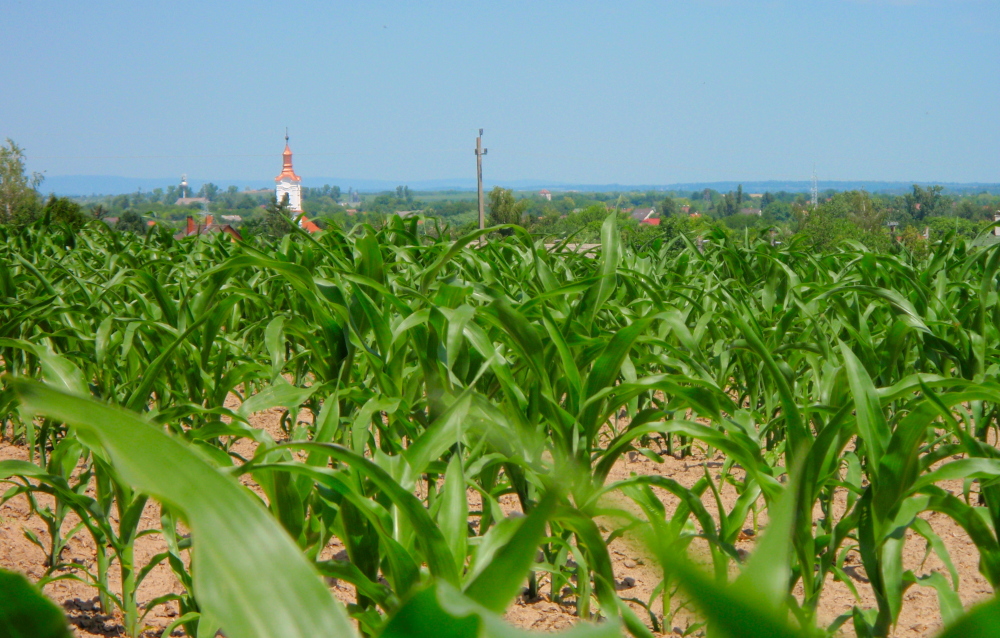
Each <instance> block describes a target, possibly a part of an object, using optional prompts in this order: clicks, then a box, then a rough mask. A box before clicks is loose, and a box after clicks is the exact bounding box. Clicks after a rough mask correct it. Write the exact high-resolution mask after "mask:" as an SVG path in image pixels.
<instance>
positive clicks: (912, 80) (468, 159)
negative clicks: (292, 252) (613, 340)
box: [0, 0, 1000, 186]
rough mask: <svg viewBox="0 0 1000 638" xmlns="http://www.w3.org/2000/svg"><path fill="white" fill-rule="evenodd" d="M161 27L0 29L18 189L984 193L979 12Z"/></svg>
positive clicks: (739, 12) (45, 8)
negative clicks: (950, 187)
mask: <svg viewBox="0 0 1000 638" xmlns="http://www.w3.org/2000/svg"><path fill="white" fill-rule="evenodd" d="M169 6H170V10H169V11H165V10H163V9H162V8H159V7H156V6H153V5H144V4H142V3H134V4H133V3H122V2H92V3H87V4H86V5H76V4H70V3H65V4H64V3H59V2H56V1H54V0H42V1H40V2H33V3H30V4H29V3H26V2H12V1H8V2H4V3H0V22H2V23H3V24H4V25H5V26H6V27H7V28H6V29H5V35H4V38H3V40H0V54H2V55H3V56H4V59H6V60H8V61H13V63H9V64H8V65H7V70H6V73H5V76H6V77H5V83H4V84H5V86H6V87H7V90H5V96H4V99H3V100H0V139H2V138H6V137H9V138H12V139H13V140H14V141H15V142H17V143H18V144H19V145H21V146H22V147H24V148H25V150H26V153H27V155H28V158H29V163H28V168H29V170H34V171H44V172H45V173H46V174H47V175H51V176H60V175H117V176H123V177H167V176H171V175H177V176H179V175H180V174H181V173H186V174H188V176H189V177H191V178H195V179H215V180H226V179H232V180H244V181H245V180H258V179H260V180H261V181H266V180H268V179H270V178H271V177H273V176H274V175H275V174H277V173H278V172H279V170H280V154H281V150H282V148H283V146H284V140H283V137H284V131H285V126H288V127H289V128H290V131H291V137H292V149H293V150H294V151H295V153H296V156H295V167H296V172H298V173H299V174H301V175H303V176H304V177H305V176H321V175H344V176H352V177H357V178H364V179H377V180H390V181H391V180H399V182H400V183H404V182H405V181H408V180H409V181H420V180H435V179H452V178H458V177H463V176H474V170H475V169H474V167H475V157H474V155H473V152H472V149H473V148H474V146H475V139H474V138H475V135H476V132H477V130H478V129H479V128H480V127H482V128H484V129H485V135H484V146H486V147H487V148H488V149H489V154H488V155H487V157H486V158H485V159H484V175H485V176H486V177H487V180H488V181H489V180H491V179H492V180H552V181H553V182H571V183H621V184H668V183H680V182H705V181H728V180H804V179H808V178H809V176H810V174H811V172H812V170H813V166H814V165H815V167H816V172H817V174H818V175H819V176H820V179H822V180H885V181H920V182H927V181H942V182H993V183H995V182H998V181H1000V171H998V168H1000V157H998V154H997V149H998V148H1000V124H998V122H997V118H996V115H995V110H996V105H997V104H998V103H1000V85H998V83H997V82H996V79H997V76H996V73H997V71H996V69H997V68H1000V47H998V46H997V45H996V42H997V41H998V39H1000V2H995V1H993V0H951V1H950V2H946V1H943V0H926V1H911V2H906V1H895V2H893V1H888V0H869V1H862V0H824V1H822V2H809V3H805V2H791V1H780V0H773V1H763V0H761V1H756V2H750V1H744V2H741V1H737V0H733V1H730V2H727V1H723V0H701V1H696V0H685V1H680V2H675V3H653V2H630V1H624V2H617V3H615V4H614V5H611V6H609V5H606V4H603V3H597V2H574V3H569V2H549V3H544V4H541V3H539V4H537V5H535V4H532V5H528V4H504V5H502V6H500V5H486V4H485V3H475V4H473V3H461V4H460V3H439V2H436V3H421V4H419V5H417V4H409V3H407V4H404V3H400V2H373V3H364V4H363V6H332V5H328V4H327V3H319V2H305V3H299V4H296V5H294V7H293V6H292V5H279V6H280V7H281V8H275V7H273V6H272V7H270V8H265V7H264V6H263V5H260V6H255V7H251V8H243V9H241V10H235V9H232V8H230V7H229V6H226V5H222V4H221V3H219V4H215V3H197V4H196V3H193V2H185V1H181V2H176V3H171V4H170V5H169ZM344 186H346V184H345V185H344Z"/></svg>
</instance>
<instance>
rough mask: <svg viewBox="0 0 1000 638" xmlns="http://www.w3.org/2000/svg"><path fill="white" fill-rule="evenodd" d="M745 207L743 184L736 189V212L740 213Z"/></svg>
mask: <svg viewBox="0 0 1000 638" xmlns="http://www.w3.org/2000/svg"><path fill="white" fill-rule="evenodd" d="M742 205H743V184H740V185H739V186H737V187H736V210H737V211H739V209H740V206H742Z"/></svg>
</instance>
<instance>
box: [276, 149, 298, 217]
mask: <svg viewBox="0 0 1000 638" xmlns="http://www.w3.org/2000/svg"><path fill="white" fill-rule="evenodd" d="M282 156H283V158H284V162H283V164H282V166H281V175H278V176H277V177H275V178H274V181H275V183H276V184H277V185H276V186H275V187H274V195H275V197H277V198H278V202H279V203H281V200H282V198H284V196H285V195H288V209H289V210H290V211H292V212H293V213H301V212H302V178H301V177H299V176H298V175H296V174H295V171H294V170H292V149H290V148H289V147H288V131H287V130H286V131H285V152H284V153H283V154H282Z"/></svg>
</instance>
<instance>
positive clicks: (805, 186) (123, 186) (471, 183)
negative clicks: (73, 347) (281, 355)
mask: <svg viewBox="0 0 1000 638" xmlns="http://www.w3.org/2000/svg"><path fill="white" fill-rule="evenodd" d="M206 182H212V183H214V184H215V185H216V186H219V187H221V188H226V187H228V186H231V185H232V186H236V187H237V188H239V189H240V190H243V189H245V188H250V189H261V188H273V187H274V184H273V183H272V182H270V181H262V180H240V179H228V180H227V179H210V180H198V179H190V180H188V183H189V185H190V189H191V191H192V192H198V189H200V188H201V186H202V184H205V183H206ZM177 183H178V180H177V179H176V178H166V177H156V178H141V177H119V176H114V175H49V176H46V178H45V181H44V182H42V185H41V187H40V188H39V190H40V191H41V192H43V193H45V194H46V195H47V194H49V193H55V194H57V195H68V196H81V197H86V196H93V195H122V194H127V193H134V192H136V191H137V190H139V189H141V190H142V191H144V192H148V191H151V190H153V189H154V188H163V189H166V188H167V187H169V186H176V185H177ZM325 184H329V185H330V186H339V187H340V189H341V191H343V192H344V193H346V192H347V190H348V189H349V188H353V189H354V190H357V191H360V192H365V193H372V192H379V191H388V190H393V189H395V188H396V186H400V185H404V184H405V185H407V186H409V187H410V190H415V191H443V190H460V191H475V189H476V182H475V180H474V179H469V178H456V179H433V180H415V181H406V180H395V181H392V180H384V179H381V180H379V179H346V178H338V177H306V178H303V180H302V185H303V186H308V187H319V186H323V185H325ZM914 184H918V185H920V186H932V185H940V186H943V187H944V188H945V190H946V191H947V192H950V193H956V194H970V193H980V192H983V191H986V192H988V193H991V194H1000V183H993V184H990V183H982V182H970V183H960V182H925V181H913V182H889V181H874V180H870V181H865V180H826V181H822V180H821V181H819V182H818V183H817V187H818V188H819V190H820V191H825V190H829V189H833V190H838V191H843V190H855V189H864V190H867V191H869V192H872V193H889V194H901V193H904V192H908V191H909V190H910V189H911V188H912V187H913V185H914ZM740 185H742V186H743V192H744V193H763V192H765V191H771V192H772V193H773V192H777V191H787V192H803V193H807V192H809V190H810V188H811V187H812V184H811V182H809V181H791V180H770V181H744V182H740V181H724V182H683V183H674V184H617V183H611V184H582V183H572V182H557V181H543V180H538V179H514V180H495V181H488V182H487V183H486V184H485V187H486V188H487V189H489V188H492V187H493V186H503V187H504V188H513V189H514V190H518V191H525V190H540V189H543V188H544V189H548V190H550V191H553V192H566V191H590V192H613V191H635V190H640V191H646V190H660V191H675V192H677V191H681V192H691V191H697V190H704V189H706V188H711V189H713V190H717V191H721V192H726V191H730V190H736V188H737V187H738V186H740Z"/></svg>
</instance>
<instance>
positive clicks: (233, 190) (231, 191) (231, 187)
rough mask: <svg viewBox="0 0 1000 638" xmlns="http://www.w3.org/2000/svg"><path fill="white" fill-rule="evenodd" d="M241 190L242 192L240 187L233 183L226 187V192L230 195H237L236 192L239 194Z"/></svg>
mask: <svg viewBox="0 0 1000 638" xmlns="http://www.w3.org/2000/svg"><path fill="white" fill-rule="evenodd" d="M239 192H240V189H239V188H237V187H236V186H234V185H232V184H230V185H229V186H228V187H227V188H226V194H228V195H236V194H237V193H239Z"/></svg>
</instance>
